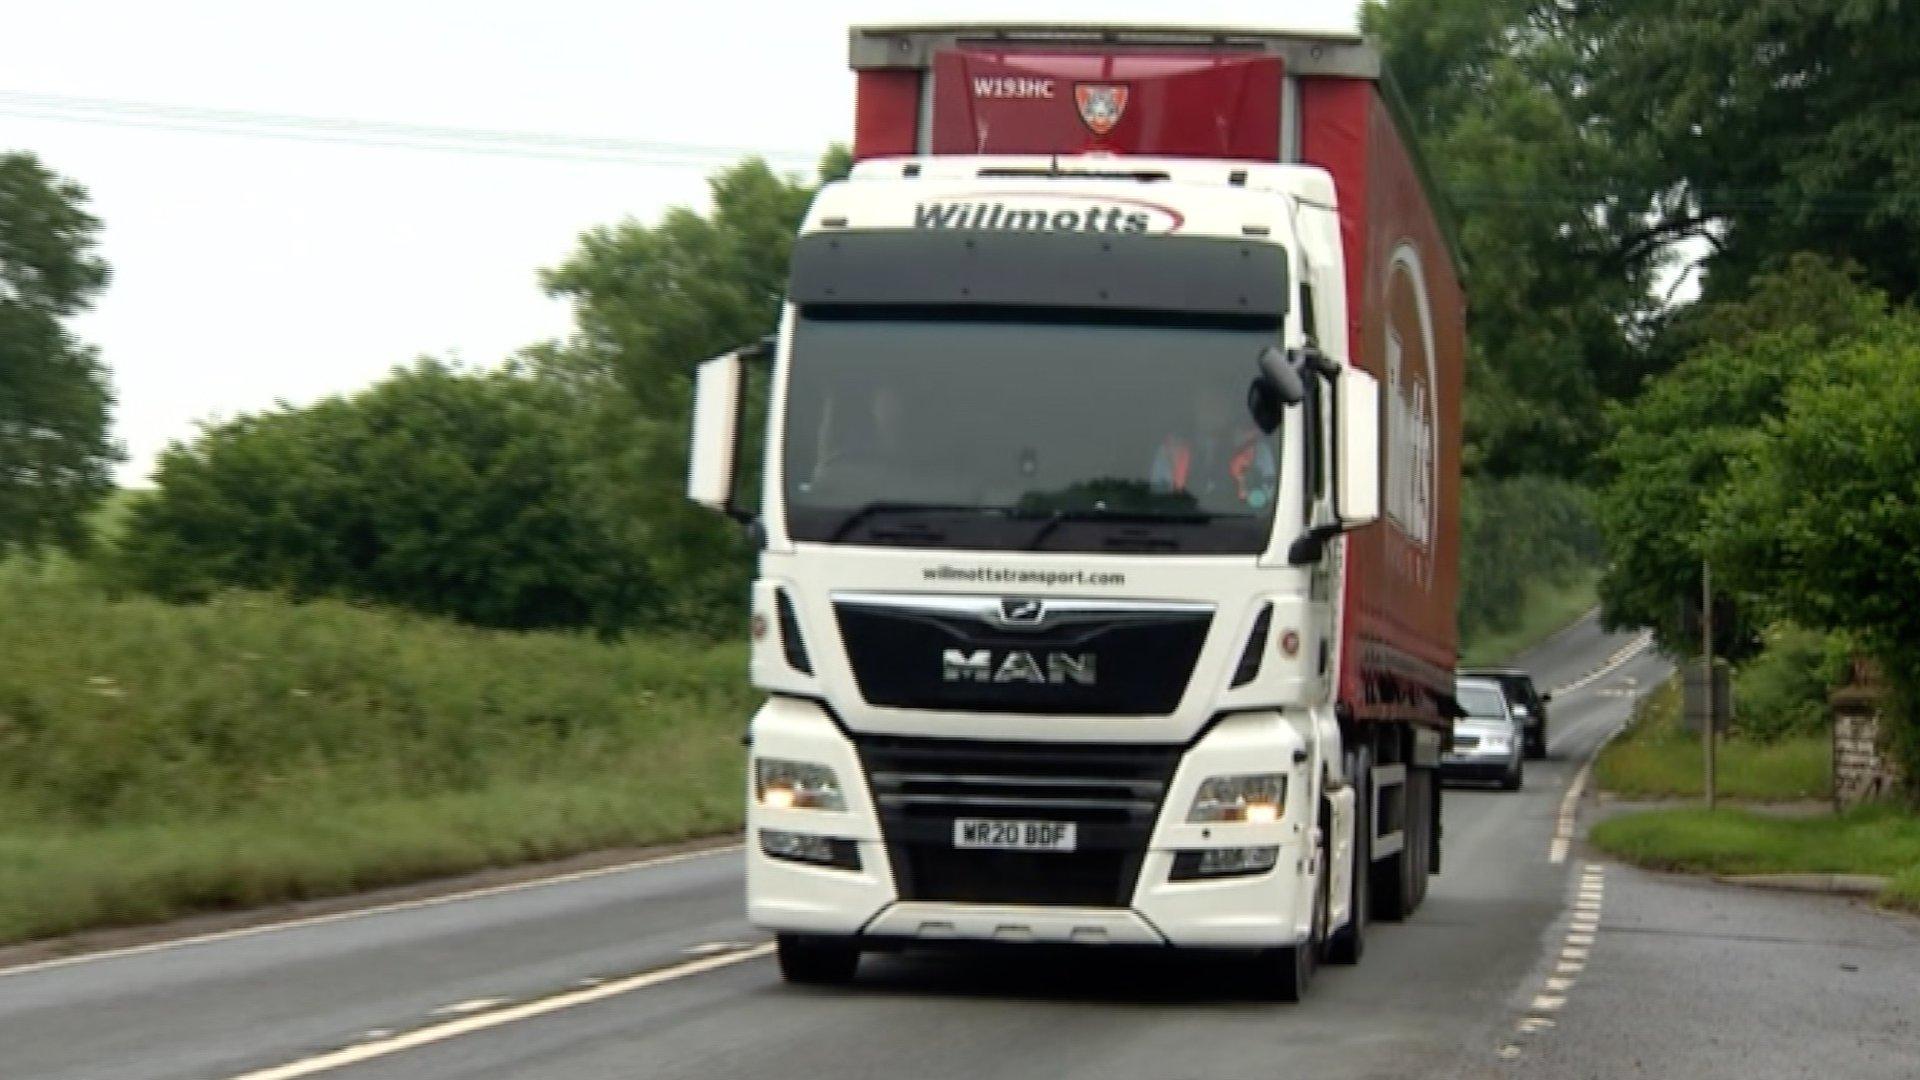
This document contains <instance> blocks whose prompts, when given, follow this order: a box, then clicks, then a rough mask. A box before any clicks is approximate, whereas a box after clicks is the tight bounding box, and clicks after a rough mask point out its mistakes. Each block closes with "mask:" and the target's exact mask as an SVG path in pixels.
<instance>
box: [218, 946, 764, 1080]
mask: <svg viewBox="0 0 1920 1080" xmlns="http://www.w3.org/2000/svg"><path fill="white" fill-rule="evenodd" d="M772 952H773V942H771V941H768V942H763V943H761V944H759V945H755V946H753V947H752V948H749V949H742V950H740V951H739V952H732V953H727V954H726V955H724V956H708V957H702V958H701V959H698V960H687V961H684V962H682V963H679V964H675V965H674V966H672V967H665V968H658V969H656V970H653V971H649V972H646V973H644V974H640V975H634V976H631V977H629V978H625V979H614V980H612V981H610V982H605V983H602V984H600V985H599V986H594V987H588V988H586V989H581V990H569V991H567V992H565V993H562V994H555V995H553V996H552V997H548V998H541V999H539V1000H537V1001H528V1002H523V1003H521V1004H519V1005H512V1006H508V1007H507V1008H504V1009H495V1010H493V1011H492V1012H484V1013H479V1014H476V1015H473V1016H463V1017H461V1018H460V1019H458V1020H447V1021H444V1022H442V1023H438V1024H433V1025H430V1026H428V1027H424V1028H420V1029H419V1030H417V1031H409V1032H407V1033H405V1034H402V1035H395V1036H392V1037H390V1038H385V1039H377V1040H374V1041H372V1042H363V1043H358V1044H356V1045H354V1046H349V1047H345V1048H343V1049H340V1050H334V1051H332V1052H330V1053H325V1054H318V1055H315V1056H313V1057H310V1058H303V1059H302V1060H300V1061H293V1062H288V1063H287V1064H285V1065H276V1066H273V1067H272V1068H268V1069H258V1070H255V1071H253V1072H250V1073H242V1074H241V1075H239V1076H236V1077H234V1078H233V1080H298V1078H299V1077H303V1076H313V1075H316V1074H318V1073H323V1072H331V1071H333V1070H334V1069H343V1068H346V1067H347V1066H349V1065H358V1064H359V1063H361V1062H363V1061H372V1060H374V1059H375V1058H383V1057H387V1056H389V1055H392V1054H397V1053H400V1052H401V1051H403V1050H412V1049H414V1048H416V1047H421V1046H428V1045H431V1044H433V1043H437V1042H444V1041H446V1040H447V1039H453V1038H458V1037H459V1036H462V1035H471V1034H473V1033H474V1032H476V1031H485V1030H487V1029H488V1028H495V1027H499V1026H500V1025H502V1024H511V1023H515V1022H517V1021H520V1020H531V1019H533V1018H534V1017H536V1016H545V1015H546V1014H548V1013H552V1012H558V1011H560V1010H561V1009H571V1008H575V1007H576V1006H580V1005H588V1004H591V1003H593V1002H596V1001H604V1000H606V999H607V998H610V997H617V996H619V995H621V994H627V993H632V992H633V991H635V990H644V989H646V988H647V987H649V986H658V985H659V984H661V983H664V982H671V981H673V980H674V979H684V978H686V977H687V976H689V975H699V974H701V973H703V972H708V971H714V970H716V969H718V968H723V967H729V966H731V965H733V964H739V963H744V962H745V961H748V960H757V959H759V958H760V957H763V956H767V955H769V954H770V953H772Z"/></svg>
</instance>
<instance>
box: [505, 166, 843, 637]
mask: <svg viewBox="0 0 1920 1080" xmlns="http://www.w3.org/2000/svg"><path fill="white" fill-rule="evenodd" d="M850 164H851V161H850V158H849V156H848V155H847V153H846V151H845V150H844V149H836V150H834V151H832V152H830V153H829V154H828V155H827V157H826V158H825V160H823V162H822V164H821V167H820V173H819V179H820V180H821V181H825V180H829V179H835V178H837V177H840V176H843V175H845V173H846V171H847V169H848V168H849V167H850ZM815 187H816V185H815V184H813V183H807V182H803V181H801V180H799V179H796V178H793V177H787V176H782V175H780V174H778V173H775V172H774V171H773V170H771V169H769V168H768V167H767V165H766V163H764V162H762V161H758V160H750V161H747V162H744V163H742V164H740V165H737V166H734V167H732V168H730V169H727V170H725V171H723V172H722V173H720V174H719V175H718V176H716V177H715V178H714V179H713V181H712V182H711V184H710V188H711V191H712V198H713V208H712V211H711V212H710V213H708V214H705V215H702V214H700V213H697V212H696V211H694V210H692V209H689V208H685V207H681V208H676V209H674V210H671V211H669V212H668V213H667V215H666V216H665V217H664V218H663V219H662V220H661V221H660V222H659V223H658V224H655V225H642V224H640V223H638V222H633V221H628V222H624V223H622V224H620V225H616V226H611V227H607V228H600V229H595V230H594V231H592V232H589V233H587V234H586V235H585V236H584V237H582V238H581V241H580V247H579V250H577V251H576V252H575V253H574V255H573V257H572V258H570V259H568V260H567V262H566V263H564V264H563V265H561V266H559V267H558V268H556V269H553V270H551V271H548V272H547V273H546V274H545V276H544V281H545V284H546V287H547V290H548V291H549V292H550V293H552V294H553V295H555V296H559V297H564V298H566V299H568V300H570V301H572V303H573V305H574V310H575V313H576V317H577V319H578V323H579V329H578V331H577V332H576V333H575V334H574V336H573V338H572V339H571V340H570V341H568V342H567V343H566V344H565V345H564V346H563V347H561V348H559V349H556V350H552V351H550V352H548V353H547V354H546V355H545V358H544V361H543V362H544V364H545V366H546V367H547V369H548V370H549V371H550V372H552V373H553V374H554V376H555V377H559V378H564V379H565V380H566V381H568V382H570V383H571V384H573V385H576V386H579V387H582V388H583V393H586V394H588V395H590V396H596V397H598V399H599V400H600V401H601V402H602V403H603V405H604V408H602V409H601V410H600V412H599V415H598V419H597V421H596V422H595V424H594V433H595V437H596V439H597V441H598V447H599V449H598V452H597V454H596V457H597V459H598V460H600V461H601V462H602V463H603V469H602V472H601V474H600V480H601V486H602V495H603V497H604V499H605V501H606V503H607V504H608V505H609V506H614V507H618V508H619V511H620V512H619V515H618V516H619V517H620V519H621V520H622V521H623V522H624V523H625V525H624V527H625V528H627V529H629V530H631V532H632V534H633V541H634V543H635V544H636V545H637V546H639V547H641V548H643V549H644V550H645V551H646V552H647V557H648V560H649V563H650V567H651V573H650V577H651V579H652V580H653V581H655V582H657V583H658V584H659V587H660V589H661V597H660V607H659V609H658V611H657V612H656V616H657V617H658V618H660V619H662V620H665V621H669V622H672V623H673V624H675V625H681V626H705V627H709V628H715V629H718V628H720V627H723V626H728V625H730V624H731V622H733V621H734V620H737V619H738V618H739V617H740V615H741V613H742V612H743V611H744V609H745V601H746V582H747V577H748V574H749V570H750V565H751V551H750V549H749V547H748V545H747V544H746V542H745V539H744V537H743V536H742V535H741V533H740V531H739V529H737V528H736V527H734V526H733V525H732V524H731V523H730V522H726V521H723V520H720V519H718V518H716V517H715V516H714V515H712V514H710V513H707V512H706V511H704V510H701V509H699V508H697V507H694V506H692V505H691V504H690V503H688V502H687V501H686V497H685V494H684V492H685V482H686V480H685V478H686V468H687V438H688V416H689V414H690V412H691V402H692V374H693V369H694V367H695V366H696V365H697V364H698V363H699V362H700V361H702V360H705V359H707V358H708V357H710V356H714V355H717V354H719V353H721V352H724V351H726V350H727V349H730V348H733V347H735V346H738V345H743V344H746V343H748V342H751V341H755V340H758V339H759V338H760V337H762V336H764V335H766V334H768V333H770V332H772V331H773V329H774V327H775V324H776V322H777V320H778V318H779V311H780V301H781V298H782V296H784V295H785V292H786V282H787V260H788V256H789V254H790V252H791V251H792V247H793V238H794V235H795V233H796V232H797V231H798V229H799V225H800V219H801V217H802V216H803V215H804V214H805V212H806V208H807V204H808V202H809V201H810V200H811V198H812V196H813V192H814V190H815Z"/></svg>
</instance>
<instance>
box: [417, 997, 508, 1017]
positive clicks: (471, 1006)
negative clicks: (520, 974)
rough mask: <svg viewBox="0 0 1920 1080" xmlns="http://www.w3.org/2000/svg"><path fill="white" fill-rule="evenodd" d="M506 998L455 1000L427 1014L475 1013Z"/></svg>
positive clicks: (456, 1014)
mask: <svg viewBox="0 0 1920 1080" xmlns="http://www.w3.org/2000/svg"><path fill="white" fill-rule="evenodd" d="M506 1000H507V999H506V998H474V999H472V1000H471V1001H456V1002H454V1003H453V1004H451V1005H442V1006H440V1007H439V1008H437V1009H435V1010H433V1012H431V1013H428V1014H427V1015H429V1016H465V1015H466V1014H468V1013H476V1012H479V1011H480V1010H482V1009H491V1008H493V1007H494V1006H495V1005H500V1004H504V1003H505V1002H506Z"/></svg>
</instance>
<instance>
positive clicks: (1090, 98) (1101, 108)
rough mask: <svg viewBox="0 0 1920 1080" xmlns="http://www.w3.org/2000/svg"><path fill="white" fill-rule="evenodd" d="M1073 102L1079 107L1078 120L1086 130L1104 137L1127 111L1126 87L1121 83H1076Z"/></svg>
mask: <svg viewBox="0 0 1920 1080" xmlns="http://www.w3.org/2000/svg"><path fill="white" fill-rule="evenodd" d="M1073 102H1074V104H1076V105H1078V106H1079V107H1080V120H1081V122H1082V123H1084V124H1086V125H1087V130H1088V131H1091V132H1093V133H1094V134H1095V135H1105V134H1106V133H1107V132H1109V131H1112V130H1113V128H1114V125H1115V124H1118V123H1119V122H1120V115H1121V114H1122V113H1124V112H1126V111H1127V87H1126V86H1125V84H1122V83H1076V84H1074V87H1073Z"/></svg>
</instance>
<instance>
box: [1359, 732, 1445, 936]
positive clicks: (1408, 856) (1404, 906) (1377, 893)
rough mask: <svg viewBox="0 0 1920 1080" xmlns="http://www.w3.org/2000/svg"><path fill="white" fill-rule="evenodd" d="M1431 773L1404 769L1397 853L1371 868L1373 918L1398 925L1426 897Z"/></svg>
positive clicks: (1430, 823)
mask: <svg viewBox="0 0 1920 1080" xmlns="http://www.w3.org/2000/svg"><path fill="white" fill-rule="evenodd" d="M1433 778H1434V773H1433V770H1431V769H1415V768H1408V769H1407V778H1406V781H1405V789H1404V791H1403V792H1402V795H1401V800H1402V805H1403V807H1404V812H1403V813H1402V814H1401V822H1400V838H1401V844H1400V850H1399V851H1396V852H1394V853H1393V854H1392V855H1389V856H1387V857H1386V858H1384V859H1381V860H1380V861H1378V862H1376V863H1374V864H1373V881H1372V882H1371V883H1370V884H1371V886H1372V889H1373V917H1374V918H1376V919H1378V920H1380V921H1382V922H1399V921H1400V920H1402V919H1404V918H1406V917H1407V916H1409V915H1411V914H1413V909H1414V908H1417V907H1419V906H1420V901H1421V900H1422V899H1424V898H1425V897H1426V895H1427V845H1428V844H1429V843H1430V842H1431V841H1430V838H1429V836H1428V832H1429V830H1430V829H1431V828H1432V822H1433V807H1432V803H1431V802H1430V800H1431V799H1432V787H1433V783H1434V779H1433Z"/></svg>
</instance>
